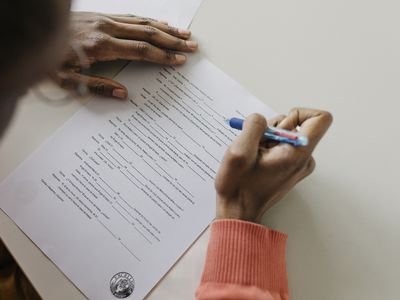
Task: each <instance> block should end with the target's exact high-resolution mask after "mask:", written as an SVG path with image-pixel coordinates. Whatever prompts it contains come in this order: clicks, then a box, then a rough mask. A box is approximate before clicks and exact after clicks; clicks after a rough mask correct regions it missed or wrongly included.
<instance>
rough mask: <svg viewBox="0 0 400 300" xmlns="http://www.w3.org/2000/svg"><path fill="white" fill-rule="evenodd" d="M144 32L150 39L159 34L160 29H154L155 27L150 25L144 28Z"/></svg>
mask: <svg viewBox="0 0 400 300" xmlns="http://www.w3.org/2000/svg"><path fill="white" fill-rule="evenodd" d="M143 30H144V33H145V34H146V35H147V36H149V37H153V36H155V35H157V34H158V33H159V32H158V29H156V28H154V27H153V26H149V25H146V26H144V28H143Z"/></svg>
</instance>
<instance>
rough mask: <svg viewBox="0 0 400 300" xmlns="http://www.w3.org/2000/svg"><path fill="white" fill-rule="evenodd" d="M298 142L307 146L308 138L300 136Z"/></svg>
mask: <svg viewBox="0 0 400 300" xmlns="http://www.w3.org/2000/svg"><path fill="white" fill-rule="evenodd" d="M299 142H300V143H301V145H302V146H307V145H308V138H307V137H306V136H300V137H299Z"/></svg>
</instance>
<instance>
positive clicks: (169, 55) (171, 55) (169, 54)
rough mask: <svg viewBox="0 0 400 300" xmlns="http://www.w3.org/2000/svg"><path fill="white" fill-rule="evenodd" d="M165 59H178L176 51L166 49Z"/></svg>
mask: <svg viewBox="0 0 400 300" xmlns="http://www.w3.org/2000/svg"><path fill="white" fill-rule="evenodd" d="M165 59H166V60H167V61H174V60H176V55H175V53H174V52H172V51H169V50H166V51H165Z"/></svg>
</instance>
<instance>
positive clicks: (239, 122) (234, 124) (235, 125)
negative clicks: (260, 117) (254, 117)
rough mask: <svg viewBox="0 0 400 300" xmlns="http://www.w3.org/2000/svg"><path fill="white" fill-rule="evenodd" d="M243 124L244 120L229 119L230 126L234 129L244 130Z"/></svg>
mask: <svg viewBox="0 0 400 300" xmlns="http://www.w3.org/2000/svg"><path fill="white" fill-rule="evenodd" d="M243 122H244V120H242V119H239V118H231V119H229V126H231V127H232V128H234V129H238V130H242V129H243Z"/></svg>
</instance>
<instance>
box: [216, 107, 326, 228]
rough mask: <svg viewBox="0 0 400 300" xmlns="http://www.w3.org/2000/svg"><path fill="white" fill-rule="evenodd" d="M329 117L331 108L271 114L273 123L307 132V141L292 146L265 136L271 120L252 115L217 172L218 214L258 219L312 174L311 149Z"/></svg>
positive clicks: (303, 132) (225, 217)
mask: <svg viewBox="0 0 400 300" xmlns="http://www.w3.org/2000/svg"><path fill="white" fill-rule="evenodd" d="M331 123H332V116H331V114H330V113H328V112H325V111H319V110H313V109H304V108H296V109H293V110H292V111H291V112H290V114H289V115H288V116H287V117H286V116H280V117H277V118H275V119H272V120H269V122H268V125H270V126H277V127H280V128H284V129H288V130H299V132H301V133H302V134H303V135H305V136H307V137H308V139H309V144H308V146H306V147H293V146H291V145H289V144H285V143H279V144H276V143H271V142H269V141H266V140H265V139H263V133H264V131H265V129H266V126H267V121H266V120H265V118H264V117H263V116H260V115H258V114H253V115H251V116H249V117H248V118H247V119H246V121H245V123H244V127H243V131H242V132H241V133H240V135H239V136H238V137H237V138H236V140H235V141H234V142H233V144H232V145H231V146H230V147H229V149H228V150H227V152H226V154H225V156H224V159H223V162H222V165H221V166H220V168H219V171H218V174H217V177H216V181H215V187H216V191H217V219H241V220H246V221H250V222H259V221H260V218H261V217H262V215H263V214H264V212H265V211H266V210H267V209H268V208H270V207H271V206H272V205H274V204H275V203H276V202H278V201H279V200H280V199H282V198H283V196H284V195H286V193H288V192H289V191H290V190H291V189H292V188H293V187H294V186H295V185H296V184H297V183H298V182H299V181H300V180H302V179H303V178H304V177H306V176H308V175H309V174H311V172H312V171H313V169H314V167H315V161H314V159H313V157H312V152H313V150H314V148H315V147H316V146H317V144H318V142H319V140H320V139H321V138H322V136H323V135H324V134H325V132H326V131H327V130H328V128H329V126H330V124H331Z"/></svg>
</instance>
